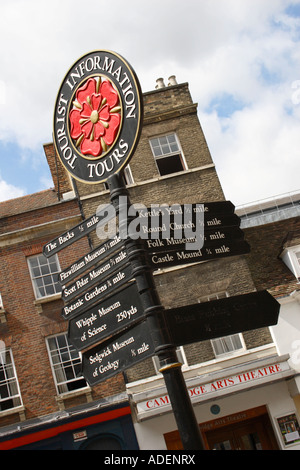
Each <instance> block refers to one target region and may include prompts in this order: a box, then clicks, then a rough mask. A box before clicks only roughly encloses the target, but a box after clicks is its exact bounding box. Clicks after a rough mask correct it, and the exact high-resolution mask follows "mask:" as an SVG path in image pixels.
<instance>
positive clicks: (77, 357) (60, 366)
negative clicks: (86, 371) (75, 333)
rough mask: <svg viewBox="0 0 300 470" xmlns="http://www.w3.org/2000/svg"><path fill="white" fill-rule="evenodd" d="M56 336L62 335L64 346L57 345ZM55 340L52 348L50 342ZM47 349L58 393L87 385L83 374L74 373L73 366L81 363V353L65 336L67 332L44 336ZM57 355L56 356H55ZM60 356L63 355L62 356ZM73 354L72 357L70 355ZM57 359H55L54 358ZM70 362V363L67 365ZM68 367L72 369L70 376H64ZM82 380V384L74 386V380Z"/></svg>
mask: <svg viewBox="0 0 300 470" xmlns="http://www.w3.org/2000/svg"><path fill="white" fill-rule="evenodd" d="M58 337H64V338H63V341H64V342H65V344H66V346H65V347H63V348H60V347H59V345H58ZM53 341H55V343H56V346H57V349H54V348H52V346H51V345H50V342H53ZM46 344H47V351H48V355H49V361H50V365H51V370H52V375H53V380H54V383H55V387H56V391H57V394H58V395H63V394H65V393H70V392H74V391H78V390H84V389H86V388H89V387H88V384H87V382H86V381H85V379H84V377H83V375H76V370H75V368H76V367H77V366H78V365H80V364H81V362H82V355H81V353H80V352H78V351H77V350H76V349H75V348H74V346H72V345H71V344H70V343H69V341H68V338H67V333H60V334H58V335H52V336H49V337H48V338H46ZM64 349H65V350H64ZM56 356H57V358H56ZM62 356H65V357H64V358H63V357H62ZM72 356H73V357H72ZM56 359H57V360H56ZM68 363H70V365H67V364H68ZM67 367H68V368H70V370H71V371H72V375H73V377H72V378H68V377H67V376H66V368H67ZM83 380H84V385H83V386H79V387H76V386H75V387H74V385H75V384H76V382H79V383H80V382H81V381H83Z"/></svg>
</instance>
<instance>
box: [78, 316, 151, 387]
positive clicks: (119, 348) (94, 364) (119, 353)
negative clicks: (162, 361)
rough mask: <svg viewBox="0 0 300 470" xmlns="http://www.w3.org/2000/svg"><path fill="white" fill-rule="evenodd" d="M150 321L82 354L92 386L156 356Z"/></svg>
mask: <svg viewBox="0 0 300 470" xmlns="http://www.w3.org/2000/svg"><path fill="white" fill-rule="evenodd" d="M154 349H155V348H154V344H153V342H152V339H151V335H150V331H149V328H148V325H147V323H146V322H145V321H144V322H142V323H139V324H138V325H135V326H134V327H132V328H130V330H127V331H126V332H125V333H122V334H121V335H118V336H115V337H114V338H113V339H112V340H109V341H106V342H105V343H102V344H100V345H98V346H95V347H94V348H92V349H89V350H88V351H86V352H84V353H83V354H82V373H83V376H84V378H85V379H86V381H87V382H88V384H89V385H90V386H91V387H92V386H94V385H97V384H99V383H100V382H103V381H104V380H106V379H108V378H110V377H113V376H114V375H116V374H118V373H119V372H122V371H124V370H126V369H128V368H129V367H132V366H133V365H135V364H137V363H138V362H141V361H143V360H144V359H147V358H148V357H151V356H153V355H154Z"/></svg>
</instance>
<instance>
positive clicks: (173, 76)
mask: <svg viewBox="0 0 300 470" xmlns="http://www.w3.org/2000/svg"><path fill="white" fill-rule="evenodd" d="M172 85H177V80H176V77H175V75H171V77H169V83H168V86H172Z"/></svg>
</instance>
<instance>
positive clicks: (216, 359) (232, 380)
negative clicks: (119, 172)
mask: <svg viewBox="0 0 300 470" xmlns="http://www.w3.org/2000/svg"><path fill="white" fill-rule="evenodd" d="M143 96H144V123H143V129H142V134H141V138H140V141H139V144H138V147H137V150H136V152H135V155H134V157H133V158H132V160H131V161H130V165H129V166H128V167H127V168H126V171H125V174H124V177H125V180H126V184H127V187H128V191H129V194H130V198H131V202H132V203H142V204H144V205H145V206H149V205H151V204H163V203H166V204H169V205H171V204H174V203H180V204H184V203H201V202H212V201H224V200H225V197H224V194H223V191H222V187H221V184H220V181H219V179H218V175H217V172H216V168H215V165H214V162H213V160H212V158H211V155H210V152H209V149H208V146H207V143H206V140H205V137H204V135H203V132H202V129H201V126H200V123H199V120H198V116H197V105H196V104H195V103H193V101H192V98H191V96H190V92H189V88H188V84H187V83H183V84H177V83H176V81H175V80H174V77H172V79H171V83H170V84H169V86H164V84H163V83H162V81H161V80H160V81H159V84H158V87H157V88H156V90H154V91H151V92H148V93H144V95H143ZM44 151H45V154H46V158H47V161H48V164H49V167H50V170H51V174H52V177H53V183H54V189H53V190H48V191H44V192H42V193H36V194H33V195H30V196H27V197H24V198H19V199H17V200H13V201H7V202H4V203H1V204H0V211H1V235H0V248H1V258H2V263H3V264H4V266H5V270H4V272H3V277H1V290H0V292H1V295H2V301H3V309H2V310H1V317H0V318H1V324H0V340H1V341H2V351H3V350H4V349H5V353H1V354H2V356H1V361H2V376H1V377H0V386H2V387H3V390H4V389H5V387H6V394H7V396H5V394H4V393H1V397H0V404H1V406H2V408H1V411H0V448H1V446H2V448H15V447H19V448H20V447H24V446H25V447H26V448H70V449H75V448H105V449H108V448H123V449H135V448H140V449H165V448H168V449H176V448H180V445H181V443H180V440H179V436H178V431H177V430H176V423H175V420H174V417H173V415H172V413H171V407H170V403H169V400H168V395H167V392H166V388H165V385H164V381H163V378H162V375H161V374H160V373H159V372H158V370H157V362H156V360H155V358H150V359H147V360H145V361H143V362H141V363H139V364H137V365H136V366H134V367H132V368H130V369H127V371H125V373H124V374H118V375H116V376H115V377H114V378H112V379H109V380H107V381H106V382H104V383H103V384H99V385H97V386H96V387H93V388H90V387H88V386H87V384H86V382H85V381H84V380H83V378H82V377H80V376H79V377H78V375H77V372H78V365H79V363H80V355H79V354H78V353H77V351H76V350H75V349H74V348H72V345H70V344H68V341H67V338H66V334H65V333H66V330H67V324H66V322H65V321H64V320H63V318H62V317H61V315H60V312H61V308H62V305H63V303H62V300H61V295H60V291H59V287H58V286H57V284H56V282H55V279H57V273H58V272H59V270H60V269H64V268H66V267H67V266H70V264H71V263H72V262H74V261H75V260H76V259H78V258H79V256H82V255H85V254H86V253H88V252H89V251H90V249H91V248H95V247H97V246H98V245H99V244H100V243H101V241H100V240H99V239H98V238H97V236H96V233H95V232H92V233H91V234H90V235H89V236H88V237H84V238H83V239H81V240H80V241H78V242H76V243H74V244H73V245H71V246H70V247H68V248H66V249H64V250H62V251H61V252H60V253H59V254H58V255H57V256H55V259H54V260H51V262H49V263H48V262H47V263H46V264H47V267H46V268H45V269H46V271H45V273H43V272H42V269H43V263H44V262H45V259H43V256H41V252H42V246H43V245H44V244H45V243H46V242H48V241H49V240H51V239H53V238H54V237H55V236H58V235H59V234H61V233H62V232H64V231H65V230H67V229H68V228H70V227H73V226H74V225H76V224H77V223H79V222H80V220H82V219H85V218H88V217H90V216H91V215H93V214H94V213H95V212H96V210H97V207H98V206H99V205H100V204H107V203H108V202H109V191H108V189H107V187H106V186H105V185H104V184H102V183H101V184H97V185H85V184H83V183H81V182H79V181H75V180H73V179H71V178H70V176H69V175H68V174H67V173H66V171H65V170H64V169H63V167H62V165H61V164H60V162H59V160H58V158H57V157H56V155H55V151H54V147H53V144H52V143H49V144H46V145H45V146H44ZM232 202H233V204H234V201H232ZM293 223H294V224H296V223H298V222H297V220H296V219H295V221H294V222H293ZM291 227H292V226H291ZM292 228H293V227H292ZM292 228H291V231H292ZM267 229H268V228H266V230H267ZM271 230H272V236H273V234H275V232H277V231H278V234H279V235H278V240H279V239H281V238H280V237H281V235H282V230H283V227H282V226H280V227H278V229H277V228H274V227H273V226H272V227H271ZM245 232H246V235H247V237H246V238H249V242H250V245H251V248H252V249H253V247H252V245H253V246H255V247H256V249H255V250H254V251H252V252H251V254H250V255H239V256H233V257H230V258H223V259H218V260H214V261H211V262H206V263H205V262H204V263H203V262H202V263H195V264H190V265H186V266H178V267H173V268H167V269H159V270H157V271H156V272H155V273H154V279H155V285H156V289H157V291H158V294H159V296H160V299H161V302H162V304H163V305H164V307H165V308H166V309H168V308H173V307H180V306H184V305H190V304H195V303H197V302H199V303H201V302H206V301H210V300H215V299H220V298H224V297H232V296H237V295H240V294H247V293H250V292H253V291H255V290H256V289H257V290H260V289H270V291H271V293H272V295H274V296H275V297H277V296H281V295H282V292H279V287H278V286H279V285H281V284H282V276H283V278H284V279H285V278H286V276H287V277H288V280H287V284H288V285H289V287H288V288H286V289H290V291H288V290H286V291H285V293H288V294H289V295H290V294H291V293H293V295H294V291H295V290H297V286H296V284H293V282H294V278H293V282H292V283H291V277H289V276H290V274H288V275H287V271H286V269H285V268H284V272H282V265H280V266H281V268H280V269H279V270H278V269H277V268H278V266H277V268H276V269H275V268H274V270H273V263H271V261H270V262H269V263H268V266H269V268H270V269H269V271H268V272H269V278H268V282H266V277H268V276H267V274H266V270H265V266H264V264H262V262H261V260H262V259H263V257H264V256H265V250H266V251H267V252H268V250H269V245H267V246H264V245H263V244H259V243H258V241H261V240H262V238H261V237H259V236H258V231H257V230H256V228H255V229H251V228H249V229H247V228H246V230H245ZM282 238H284V237H282ZM274 240H275V235H274ZM287 240H288V241H286V242H285V243H289V240H290V238H289V236H288V238H287ZM276 246H277V245H276ZM259 247H260V248H259ZM283 247H288V245H283ZM283 249H285V248H283ZM268 253H269V252H268ZM268 256H270V258H272V260H273V256H274V251H272V253H270V254H269V255H268ZM49 260H50V259H49ZM273 261H274V260H273ZM277 261H278V260H277ZM277 261H276V262H277ZM274 262H275V261H274ZM37 263H38V264H37ZM277 264H278V263H277ZM38 268H39V269H40V271H38ZM37 273H38V274H37ZM50 274H51V276H52V277H51V281H50V280H49V279H48V278H47V282H46V283H45V277H46V276H49V275H50ZM55 274H56V277H55ZM53 276H54V277H53ZM48 280H49V284H48ZM43 289H44V290H43ZM274 331H275V328H274ZM275 343H276V342H274V333H273V330H270V329H269V328H268V327H265V328H260V329H258V330H257V329H256V330H250V331H244V332H241V333H238V334H234V335H231V336H230V337H226V338H216V339H214V340H206V341H201V342H200V341H199V342H196V343H193V344H188V345H185V346H183V347H179V348H178V357H179V359H180V361H181V362H182V364H183V366H182V370H183V373H184V377H185V380H186V383H187V387H188V390H189V393H190V396H191V398H192V403H193V405H194V410H195V415H196V418H197V420H198V422H199V425H200V429H201V432H202V435H203V438H204V442H205V444H206V446H207V448H226V447H227V448H228V446H231V447H234V448H239V447H241V446H244V447H242V448H251V449H259V448H286V446H285V443H284V442H283V440H282V429H281V427H280V426H282V422H281V421H280V422H278V421H276V420H277V417H278V416H279V415H280V417H284V416H285V415H288V414H289V415H295V416H296V414H297V412H298V411H297V404H299V402H298V401H297V393H296V388H297V387H296V385H297V382H296V379H295V384H294V389H293V390H294V391H293V393H290V391H289V388H288V383H287V381H286V379H288V378H290V379H291V380H294V379H293V377H294V376H295V374H296V373H297V368H295V367H294V365H293V364H291V362H289V361H288V355H287V353H288V352H289V351H287V350H286V348H285V347H282V348H278V344H277V343H276V344H275ZM3 348H4V349H3ZM279 351H280V353H279ZM3 354H5V357H4V355H3ZM64 354H65V355H64ZM58 356H59V359H58ZM0 365H1V363H0ZM71 369H72V370H71ZM33 371H34V372H33ZM1 380H2V382H1ZM1 383H3V385H1ZM3 397H4V398H3ZM293 397H294V398H295V399H293ZM282 419H283V418H282ZM294 422H295V421H294ZM54 423H55V424H54ZM229 433H230V434H232V436H235V437H234V438H232V441H231V440H229V439H227V437H226V438H225V437H224V436H228V435H229ZM236 436H238V437H236ZM236 439H238V443H237V441H236ZM294 441H295V442H294ZM294 441H293V442H291V445H293V448H295V446H297V440H296V439H295V440H294ZM93 446H94V447H93ZM101 446H102V447H101ZM112 446H114V447H112Z"/></svg>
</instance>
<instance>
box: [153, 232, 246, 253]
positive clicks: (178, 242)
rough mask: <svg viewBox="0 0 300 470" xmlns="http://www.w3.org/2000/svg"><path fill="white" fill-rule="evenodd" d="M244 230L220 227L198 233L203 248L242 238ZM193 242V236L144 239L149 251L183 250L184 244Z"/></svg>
mask: <svg viewBox="0 0 300 470" xmlns="http://www.w3.org/2000/svg"><path fill="white" fill-rule="evenodd" d="M243 238H244V232H243V231H242V230H241V229H240V228H239V227H220V228H218V229H213V230H208V229H207V230H205V231H204V234H203V235H200V240H201V241H202V242H203V246H204V248H207V247H211V246H215V245H219V244H220V241H222V242H223V243H226V242H232V241H233V240H242V239H243ZM194 242H195V237H194V238H165V239H164V238H162V239H159V240H158V239H157V240H152V239H148V240H146V247H147V248H148V249H149V252H150V253H158V252H161V251H165V252H169V251H172V250H184V249H186V245H187V243H188V244H191V247H192V246H193V243H194Z"/></svg>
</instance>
